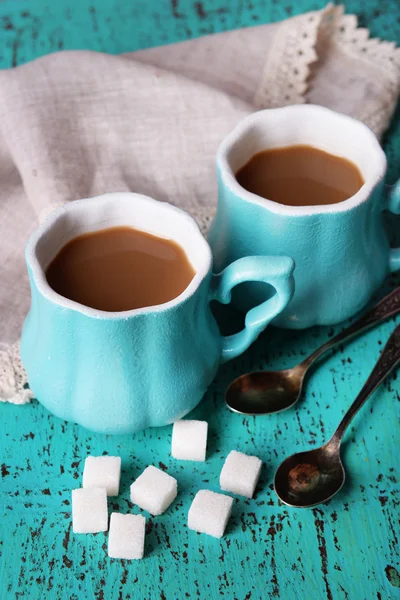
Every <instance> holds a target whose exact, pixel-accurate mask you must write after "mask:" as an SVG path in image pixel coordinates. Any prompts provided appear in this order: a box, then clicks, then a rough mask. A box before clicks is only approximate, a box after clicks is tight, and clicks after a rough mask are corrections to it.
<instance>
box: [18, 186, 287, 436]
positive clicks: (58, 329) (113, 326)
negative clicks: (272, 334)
mask: <svg viewBox="0 0 400 600" xmlns="http://www.w3.org/2000/svg"><path fill="white" fill-rule="evenodd" d="M121 225H126V226H132V227H134V228H136V229H141V230H143V231H147V232H149V233H152V234H154V235H158V236H161V237H165V238H168V239H173V240H175V241H176V242H177V243H179V244H180V245H181V247H182V248H183V249H184V251H185V253H186V255H187V257H188V259H189V261H190V262H191V264H192V266H193V267H194V270H195V272H196V274H195V276H194V278H193V280H192V281H191V282H190V284H189V286H188V287H187V288H186V290H185V291H184V292H183V293H182V294H180V295H179V296H178V297H177V298H175V299H174V300H171V301H170V302H166V303H164V304H160V305H157V306H149V307H145V308H140V309H135V310H130V311H124V312H116V313H112V312H105V311H100V310H95V309H92V308H89V307H87V306H84V305H81V304H78V303H77V302H74V301H72V300H68V299H67V298H64V297H63V296H60V295H59V294H57V293H56V292H55V291H54V290H52V288H51V287H50V286H49V285H48V283H47V280H46V275H45V272H46V268H47V266H48V265H49V264H50V262H51V260H52V259H53V258H54V256H56V254H57V253H58V251H59V250H60V249H61V248H62V247H63V246H64V245H65V244H66V243H67V242H68V241H69V240H71V239H72V238H74V237H75V236H77V235H80V234H82V233H87V232H90V231H98V230H101V229H105V228H107V227H116V226H121ZM26 262H27V266H28V271H29V278H30V285H31V295H32V302H31V309H30V312H29V314H28V316H27V318H26V321H25V325H24V329H23V335H22V342H21V356H22V360H23V363H24V366H25V368H26V371H27V374H28V380H29V384H30V386H31V388H32V390H33V392H34V394H35V396H36V397H37V398H38V400H39V401H40V402H41V403H42V404H43V405H44V406H46V408H48V409H49V410H50V411H51V412H52V413H54V414H55V415H57V416H59V417H61V418H63V419H66V420H70V421H75V422H77V423H79V424H81V425H83V426H85V427H87V428H88V429H92V430H94V431H99V432H103V433H113V434H114V433H121V434H122V433H133V432H135V431H138V430H140V429H143V428H145V427H148V426H161V425H166V424H168V423H171V422H173V421H175V420H176V419H179V418H181V417H182V416H184V415H185V414H187V413H188V412H189V411H190V410H192V409H193V408H194V407H195V406H196V404H198V402H199V401H200V400H201V398H202V396H203V395H204V393H205V391H206V388H207V386H208V385H209V383H210V382H211V380H212V379H213V377H214V375H215V373H216V370H217V368H218V366H219V364H220V362H221V361H224V360H228V359H229V358H233V357H234V356H237V355H238V354H240V353H241V352H243V351H244V350H246V348H247V347H248V346H249V345H250V344H251V343H252V341H253V340H254V339H255V338H256V337H257V336H258V335H259V333H260V332H261V331H262V330H263V329H264V328H265V327H266V325H267V324H268V323H269V321H270V320H271V319H272V318H274V317H275V316H276V315H277V314H278V313H279V312H280V311H281V310H283V309H284V308H285V306H286V305H287V303H288V302H289V301H290V299H291V297H292V293H293V278H292V271H293V261H292V260H291V259H289V258H287V257H273V258H271V259H270V258H268V257H250V258H244V259H242V260H240V261H237V262H236V263H235V264H232V265H230V266H229V267H228V268H227V269H225V270H224V272H223V273H221V274H220V275H213V274H212V255H211V250H210V248H209V246H208V244H207V242H206V241H205V239H204V238H203V236H202V235H201V233H200V231H199V229H198V227H197V225H196V223H195V222H194V221H193V219H192V218H191V217H190V216H189V215H187V214H186V213H184V212H183V211H181V210H178V209H177V208H175V207H173V206H171V205H169V204H166V203H161V202H157V201H155V200H153V199H151V198H147V197H145V196H141V195H139V194H129V193H121V194H107V195H105V196H101V197H98V198H91V199H86V200H78V201H75V202H71V203H67V204H65V205H64V206H63V207H61V208H58V209H57V210H55V211H54V212H53V213H52V214H51V215H50V216H49V217H48V218H47V220H46V221H45V222H44V223H43V224H42V225H41V226H40V227H39V229H38V230H37V231H36V232H35V233H34V234H33V236H32V237H31V239H30V240H29V242H28V245H27V248H26ZM248 280H255V281H264V282H267V283H269V284H270V285H272V286H274V287H275V290H276V294H275V296H274V297H273V298H272V299H271V300H270V301H267V302H264V303H263V304H262V305H260V306H257V307H256V308H255V309H253V310H252V311H250V312H249V313H248V315H247V319H246V326H245V328H244V329H243V331H241V332H239V333H237V334H235V335H233V336H228V337H223V336H222V335H221V333H220V331H219V329H218V326H217V323H216V321H215V319H214V317H213V314H212V312H211V309H210V300H211V299H216V300H219V301H220V302H223V303H228V302H229V301H230V292H231V289H232V288H233V287H234V286H235V285H237V284H238V283H241V282H242V281H248Z"/></svg>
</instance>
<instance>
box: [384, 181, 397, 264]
mask: <svg viewBox="0 0 400 600" xmlns="http://www.w3.org/2000/svg"><path fill="white" fill-rule="evenodd" d="M385 209H386V210H388V211H390V212H391V213H393V214H395V215H400V179H399V181H397V182H396V183H395V184H394V185H393V186H391V188H390V190H389V193H388V195H387V200H386V204H385ZM389 269H390V271H391V272H392V273H393V272H394V271H398V270H399V269H400V248H391V249H390V254H389Z"/></svg>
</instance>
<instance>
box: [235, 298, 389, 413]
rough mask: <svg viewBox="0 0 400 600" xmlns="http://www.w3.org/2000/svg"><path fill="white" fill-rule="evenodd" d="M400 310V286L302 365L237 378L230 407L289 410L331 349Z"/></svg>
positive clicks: (240, 410)
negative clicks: (314, 366) (307, 377)
mask: <svg viewBox="0 0 400 600" xmlns="http://www.w3.org/2000/svg"><path fill="white" fill-rule="evenodd" d="M398 312H400V286H398V287H397V288H396V289H394V290H393V291H392V292H391V293H390V294H388V295H387V296H385V297H384V298H383V299H382V300H381V301H380V302H379V303H378V304H376V305H375V306H374V307H373V308H372V309H371V310H370V311H368V312H367V313H366V314H365V315H364V316H362V317H361V318H360V319H359V320H358V321H356V322H355V323H353V324H352V325H350V326H349V327H347V328H346V329H345V330H344V331H342V332H341V333H339V334H338V335H337V336H335V337H334V338H332V339H330V340H328V341H327V342H326V343H325V344H323V345H322V346H320V347H319V348H317V350H315V351H314V352H313V353H312V354H311V355H310V356H309V357H308V358H306V359H305V360H303V362H301V363H300V364H299V365H297V366H295V367H292V368H291V369H285V370H284V371H255V372H254V373H246V375H242V376H241V377H238V378H237V379H235V380H234V381H233V382H232V383H231V384H230V386H229V387H228V389H227V390H226V392H225V402H226V404H227V405H228V407H229V408H230V409H231V410H232V411H233V412H237V413H241V414H244V415H266V414H270V413H276V412H281V411H282V410H287V409H288V408H290V407H292V406H293V405H294V404H296V402H297V400H298V399H299V397H300V394H301V390H302V387H303V382H304V378H305V375H306V373H307V371H308V369H309V368H310V367H311V365H312V364H313V363H314V362H315V361H316V360H317V359H318V358H320V356H322V355H323V354H325V352H327V351H328V350H330V349H331V348H333V347H334V346H337V345H338V344H340V343H341V342H344V341H347V340H349V339H350V338H352V337H354V336H355V335H357V334H359V333H361V332H362V331H365V330H366V329H370V328H371V327H373V326H374V325H377V324H378V323H381V322H382V321H384V320H385V319H388V318H389V317H392V316H393V315H396V314H397V313H398Z"/></svg>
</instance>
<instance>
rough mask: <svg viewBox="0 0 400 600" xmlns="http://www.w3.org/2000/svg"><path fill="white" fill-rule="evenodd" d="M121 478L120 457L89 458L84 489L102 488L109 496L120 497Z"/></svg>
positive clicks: (85, 469)
mask: <svg viewBox="0 0 400 600" xmlns="http://www.w3.org/2000/svg"><path fill="white" fill-rule="evenodd" d="M120 476H121V458H120V457H119V456H88V457H87V458H86V460H85V467H84V469H83V480H82V487H84V488H93V487H101V488H105V489H106V491H107V496H118V492H119V480H120Z"/></svg>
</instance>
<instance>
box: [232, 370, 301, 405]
mask: <svg viewBox="0 0 400 600" xmlns="http://www.w3.org/2000/svg"><path fill="white" fill-rule="evenodd" d="M304 375H305V369H304V368H302V367H301V365H298V366H297V367H295V368H293V369H286V370H285V371H255V372H253V373H248V374H246V375H242V376H241V377H238V378H237V379H235V381H233V382H232V383H231V384H230V386H229V387H228V389H227V390H226V392H225V402H226V404H227V405H228V407H229V408H230V409H231V410H232V411H233V412H237V413H241V414H245V415H265V414H270V413H277V412H282V411H284V410H287V409H288V408H290V407H291V406H293V404H295V403H296V402H297V400H298V399H299V396H300V394H301V389H302V387H303V380H304Z"/></svg>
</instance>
